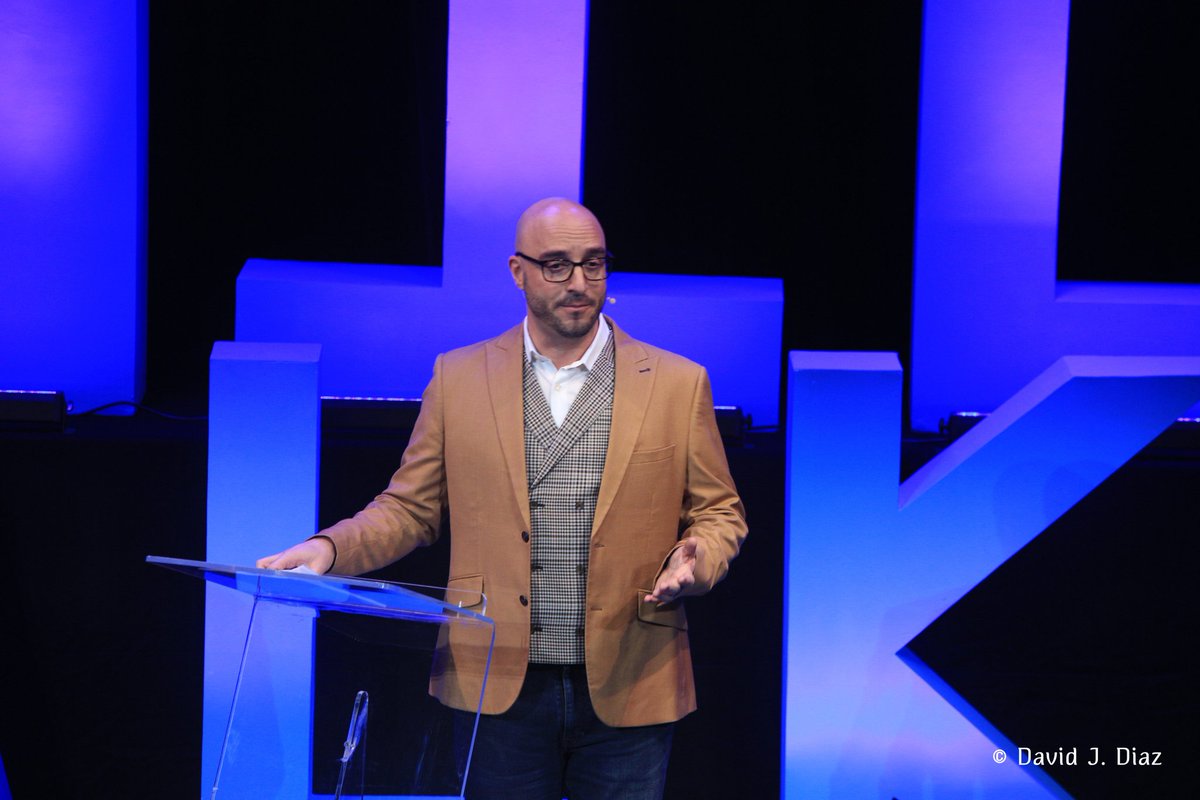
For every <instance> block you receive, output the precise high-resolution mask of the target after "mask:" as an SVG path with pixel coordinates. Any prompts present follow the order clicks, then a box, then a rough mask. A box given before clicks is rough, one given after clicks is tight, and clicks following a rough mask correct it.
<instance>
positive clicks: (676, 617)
mask: <svg viewBox="0 0 1200 800" xmlns="http://www.w3.org/2000/svg"><path fill="white" fill-rule="evenodd" d="M637 591H638V595H637V598H636V601H637V615H638V619H639V620H641V621H642V622H645V623H646V624H648V625H662V626H663V627H665V628H674V629H676V630H680V631H686V630H687V629H688V627H687V615H686V614H684V613H683V604H682V603H680V602H679V601H678V600H676V601H675V602H673V603H668V604H667V605H665V606H662V607H661V608H660V607H659V605H658V603H647V602H646V601H645V600H643V599H642V598H643V597H645V596H646V595H648V594H650V591H651V590H650V589H638V590H637Z"/></svg>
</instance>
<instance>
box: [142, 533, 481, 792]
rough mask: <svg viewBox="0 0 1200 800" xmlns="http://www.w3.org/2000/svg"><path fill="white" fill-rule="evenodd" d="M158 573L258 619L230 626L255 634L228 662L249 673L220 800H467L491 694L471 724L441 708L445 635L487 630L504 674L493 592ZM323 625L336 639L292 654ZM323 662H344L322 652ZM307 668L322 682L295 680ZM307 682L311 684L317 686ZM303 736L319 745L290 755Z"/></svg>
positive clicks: (177, 563)
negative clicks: (433, 682)
mask: <svg viewBox="0 0 1200 800" xmlns="http://www.w3.org/2000/svg"><path fill="white" fill-rule="evenodd" d="M146 561H147V562H149V563H151V564H156V565H158V566H162V567H166V568H169V569H173V570H177V571H179V572H183V573H186V574H188V575H192V576H195V577H198V578H203V579H204V580H206V581H208V582H209V583H212V584H216V585H220V586H225V587H228V588H229V590H230V591H235V592H240V593H242V595H244V598H245V600H246V603H247V608H246V614H245V616H244V617H243V618H241V619H239V620H233V621H231V624H239V623H240V624H244V626H245V634H244V636H241V637H240V642H241V653H240V657H239V658H238V659H236V660H234V661H230V662H229V663H230V664H234V663H236V665H237V666H236V670H230V671H236V674H235V675H229V676H227V678H228V681H227V683H228V686H229V698H230V699H229V714H228V718H227V720H225V721H224V735H223V741H222V744H221V747H220V755H219V757H218V758H217V760H216V764H215V765H212V766H211V768H209V769H208V774H206V775H205V784H206V786H207V785H208V781H209V775H211V789H210V790H208V797H210V798H213V799H214V800H215V798H220V800H226V798H254V799H255V800H262V799H263V798H281V799H282V798H297V800H298V799H299V798H304V799H305V800H308V798H313V799H314V800H316V799H318V798H324V797H363V796H370V797H375V798H379V800H384V799H385V798H387V799H389V800H400V799H401V798H425V799H426V800H428V799H429V798H452V797H462V796H463V792H464V789H465V786H466V779H467V774H468V770H469V766H470V757H471V751H472V749H473V746H474V741H475V731H476V728H477V724H478V719H479V710H480V708H481V707H482V701H483V695H482V689H481V692H480V696H479V697H478V698H472V699H473V700H474V701H475V706H474V709H473V713H470V712H464V711H456V710H452V709H449V708H446V707H444V706H442V705H441V704H440V703H438V702H437V701H436V700H435V699H433V698H432V697H430V696H429V693H428V688H427V687H428V678H429V674H430V670H431V665H432V664H433V663H434V662H433V659H434V656H435V650H436V645H437V641H438V633H439V630H440V629H441V628H442V626H467V627H471V628H474V629H476V630H475V631H474V633H475V636H476V637H478V638H480V639H481V640H483V641H486V642H488V643H489V644H488V651H487V663H488V664H489V665H490V664H491V646H492V645H494V643H495V624H494V623H493V622H492V620H491V619H489V618H488V617H487V616H486V611H487V601H486V598H485V597H484V596H483V595H482V594H481V593H480V592H477V591H476V592H469V591H464V590H455V589H447V588H438V587H428V586H417V585H413V584H401V583H394V582H390V581H378V580H369V579H364V578H348V577H343V576H340V575H316V574H313V573H312V572H307V571H279V570H269V569H256V568H254V567H244V566H236V565H226V564H214V563H210V562H206V561H190V560H186V559H178V558H164V557H160V556H148V557H147V558H146ZM318 624H319V625H321V626H324V629H325V632H324V633H323V634H322V633H321V631H318V635H317V636H316V637H315V642H316V644H315V645H314V646H313V647H312V651H313V652H309V653H305V652H303V649H301V651H300V652H299V653H297V651H296V648H294V647H290V646H289V643H288V641H287V640H288V639H289V634H288V632H289V630H291V631H300V632H303V626H306V625H307V626H309V629H310V630H311V626H314V625H318ZM290 638H293V639H295V640H305V639H304V637H303V636H299V635H298V636H294V637H290ZM305 641H307V640H305ZM323 650H328V651H332V655H330V654H328V653H325V652H317V651H323ZM305 657H308V658H310V659H313V660H314V661H315V662H316V669H313V668H312V665H311V664H305V665H303V667H304V668H303V669H298V670H290V669H289V667H290V666H294V664H290V662H294V661H295V660H296V659H303V658H305ZM209 668H210V665H209V664H206V665H205V669H206V670H209ZM294 675H303V676H306V677H305V678H304V682H305V683H307V684H308V685H298V684H299V683H300V681H298V680H297V679H295V677H294ZM484 685H485V686H486V680H485V682H484ZM368 707H369V708H370V722H369V723H368V722H367V709H368ZM347 725H348V727H347ZM297 730H303V731H308V730H311V742H305V743H304V745H303V746H302V747H300V748H297V747H296V746H294V743H293V744H292V745H291V746H289V744H288V741H289V738H290V739H292V740H294V739H295V738H296V737H295V733H296V731H297ZM303 738H305V739H308V738H309V737H308V735H307V733H306V734H305V735H304V737H303ZM343 739H344V741H343ZM368 745H369V747H368ZM348 777H349V779H348V780H347V778H348Z"/></svg>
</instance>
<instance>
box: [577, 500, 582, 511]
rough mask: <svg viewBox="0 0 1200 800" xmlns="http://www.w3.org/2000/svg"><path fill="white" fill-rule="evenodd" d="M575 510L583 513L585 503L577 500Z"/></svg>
mask: <svg viewBox="0 0 1200 800" xmlns="http://www.w3.org/2000/svg"><path fill="white" fill-rule="evenodd" d="M575 510H576V511H582V510H583V501H582V500H576V501H575Z"/></svg>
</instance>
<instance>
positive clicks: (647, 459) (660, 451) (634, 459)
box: [629, 444, 675, 464]
mask: <svg viewBox="0 0 1200 800" xmlns="http://www.w3.org/2000/svg"><path fill="white" fill-rule="evenodd" d="M674 455H675V445H673V444H669V445H667V446H666V447H656V448H654V449H653V450H634V451H633V453H631V454H630V456H629V463H630V464H652V463H654V462H655V461H666V460H667V459H669V458H671V457H672V456H674Z"/></svg>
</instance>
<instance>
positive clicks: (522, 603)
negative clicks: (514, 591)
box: [521, 595, 529, 606]
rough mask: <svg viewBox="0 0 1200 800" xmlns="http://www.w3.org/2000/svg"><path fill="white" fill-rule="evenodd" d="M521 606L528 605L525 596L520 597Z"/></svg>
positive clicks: (527, 599)
mask: <svg viewBox="0 0 1200 800" xmlns="http://www.w3.org/2000/svg"><path fill="white" fill-rule="evenodd" d="M521 605H523V606H527V605H529V598H528V597H526V596H525V595H521Z"/></svg>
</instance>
